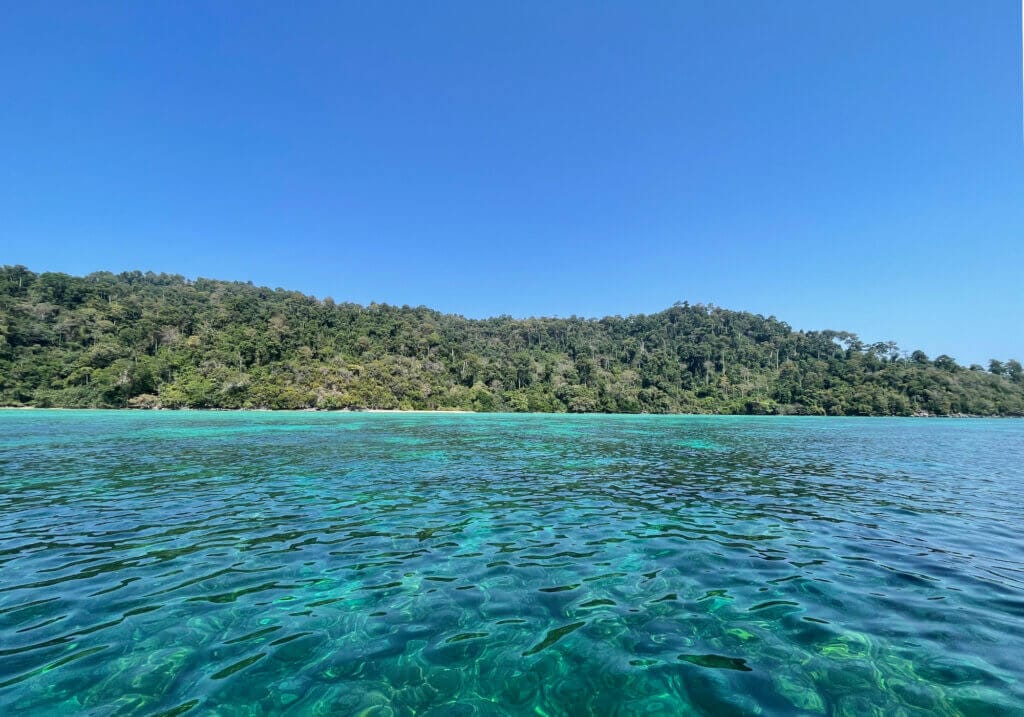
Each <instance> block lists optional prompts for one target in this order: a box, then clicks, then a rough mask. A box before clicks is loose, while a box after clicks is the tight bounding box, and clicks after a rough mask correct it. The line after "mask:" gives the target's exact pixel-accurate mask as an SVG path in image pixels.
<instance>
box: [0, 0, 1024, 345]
mask: <svg viewBox="0 0 1024 717" xmlns="http://www.w3.org/2000/svg"><path fill="white" fill-rule="evenodd" d="M1020 9H1021V8H1020V3H1019V2H1017V1H1016V0H991V1H989V2H964V1H963V0H956V1H954V2H944V1H939V0H927V1H921V2H917V1H911V0H900V1H899V2H893V1H892V0H873V1H869V2H856V3H853V2H838V1H835V2H821V1H820V0H808V1H806V2H797V1H792V0H791V1H787V2H747V1H743V2H724V1H720V0H716V2H700V3H698V2H681V1H679V0H673V1H671V2H648V1H645V2H640V3H637V2H618V3H598V2H591V1H590V0H587V1H586V2H569V1H567V0H559V1H557V2H536V1H532V0H531V1H528V2H504V3H495V2H478V1H477V0H472V1H467V2H459V3H449V2H429V3H411V2H335V1H332V2H323V3H318V2H300V3H287V2H274V3H263V2H212V3H191V2H156V1H153V0H147V1H146V2H136V1H134V0H133V1H131V2H121V3H111V2H97V3H83V2H79V1H78V0H75V1H74V2H67V3H63V4H62V3H58V2H47V3H30V2H22V3H17V2H16V3H8V4H7V6H6V7H5V9H4V17H3V20H2V21H0V88H2V92H3V109H2V110H0V147H2V152H0V263H21V264H25V265H27V266H29V267H30V268H32V269H34V270H36V271H44V270H54V271H65V272H69V273H74V274H83V273H87V272H90V271H95V270H100V269H106V270H113V271H122V270H127V269H142V270H154V271H167V272H173V273H181V274H184V275H186V276H189V277H196V276H207V277H213V278H224V279H240V280H252V281H253V282H255V283H257V284H267V285H270V286H274V287H277V286H281V287H285V288H289V289H297V290H300V291H304V292H307V293H312V294H316V295H318V296H321V297H322V296H331V297H333V298H334V299H335V300H338V301H343V300H347V301H357V302H360V303H368V302H370V301H382V302H389V303H395V304H412V305H418V304H425V305H428V306H431V307H433V308H436V309H440V310H443V311H450V312H456V313H462V314H465V315H468V316H486V315H494V314H512V315H515V316H528V315H563V316H564V315H570V314H578V315H583V316H601V315H606V314H615V313H618V314H628V313H639V312H653V311H658V310H660V309H663V308H665V307H667V306H669V305H670V304H672V303H673V302H674V301H677V300H678V301H682V300H688V301H690V302H691V303H694V302H711V303H715V304H718V305H719V306H724V307H726V308H731V309H743V310H751V311H755V312H758V313H763V314H766V315H767V314H774V315H776V316H777V317H779V318H781V319H783V320H785V321H788V322H789V323H790V324H792V325H793V326H794V327H796V328H804V329H819V328H833V329H845V330H850V331H854V332H856V333H859V334H860V335H861V337H862V338H864V339H865V340H881V339H893V340H896V341H898V342H899V343H900V345H901V346H903V347H904V348H908V349H909V348H923V349H924V350H925V351H926V352H928V353H929V354H930V355H931V356H935V355H936V354H938V353H943V352H945V353H949V354H951V355H953V356H954V357H956V358H957V359H958V360H960V361H961V362H965V363H969V362H973V361H977V362H982V361H984V360H987V359H988V358H989V357H992V356H996V357H1000V358H1006V357H1010V356H1016V357H1019V358H1024V318H1022V317H1024V248H1022V244H1021V241H1022V239H1024V140H1022V138H1024V126H1022V108H1021V18H1020Z"/></svg>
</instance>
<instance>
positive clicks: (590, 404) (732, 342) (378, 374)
mask: <svg viewBox="0 0 1024 717" xmlns="http://www.w3.org/2000/svg"><path fill="white" fill-rule="evenodd" d="M0 405H6V406H69V407H88V406H93V407H122V406H130V407H140V408H142V407H160V406H162V407H166V408H179V407H194V408H248V407H252V408H256V407H266V408H314V407H315V408H329V409H338V408H419V409H431V408H458V409H470V410H476V411H574V412H589V411H606V412H630V413H633V412H651V413H666V412H696V413H790V414H805V413H806V414H829V415H868V414H870V415H911V414H915V413H922V412H927V413H932V414H942V415H947V414H956V413H964V414H981V415H993V414H999V415H1024V371H1022V369H1021V365H1020V363H1018V362H1017V361H1006V362H1005V363H1004V362H1000V361H992V362H990V365H989V367H988V370H985V369H983V368H982V367H981V366H972V367H970V368H964V367H962V366H959V365H958V364H957V363H956V362H955V361H953V360H952V359H951V358H949V357H948V356H939V357H937V358H936V359H934V360H931V359H929V358H928V357H927V356H925V355H924V354H923V353H921V352H919V351H915V352H913V353H912V354H909V355H907V354H905V353H902V352H900V350H899V349H898V348H897V347H896V346H895V344H892V343H879V344H871V345H865V344H863V343H861V342H860V341H859V340H858V338H857V337H856V336H855V335H853V334H849V333H845V332H840V331H810V332H803V331H794V330H793V329H791V328H790V327H789V326H788V325H787V324H785V323H783V322H781V321H778V320H776V319H774V318H765V317H763V316H759V315H756V314H749V313H744V312H736V311H727V310H725V309H721V308H718V307H714V306H702V305H696V306H690V305H688V304H685V303H684V304H677V305H675V306H673V307H671V308H669V309H667V310H665V311H662V312H659V313H657V314H651V315H641V316H629V317H625V318H622V317H617V316H616V317H608V318H604V319H599V320H597V319H579V318H575V317H574V318H568V319H513V318H509V317H499V318H493V319H483V320H473V319H466V318H463V317H461V316H454V315H449V314H440V313H438V312H436V311H431V310H429V309H426V308H422V307H420V308H409V307H401V308H399V307H394V306H387V305H382V304H371V305H370V306H368V307H364V306H359V305H355V304H342V303H335V302H334V301H332V300H331V299H329V298H328V299H324V300H318V299H315V298H313V297H310V296H304V295H303V294H300V293H297V292H294V291H284V290H282V289H276V290H272V289H267V288H261V287H256V286H252V285H251V284H243V283H237V282H225V281H213V280H208V279H197V280H195V281H189V280H187V279H185V278H183V277H181V276H172V275H167V274H152V273H147V274H143V273H140V272H129V273H123V274H111V273H105V272H104V273H96V274H90V275H89V276H86V277H72V276H67V275H64V274H54V273H44V274H35V273H33V272H31V271H29V270H27V269H25V268H24V267H20V266H5V267H3V268H2V269H0Z"/></svg>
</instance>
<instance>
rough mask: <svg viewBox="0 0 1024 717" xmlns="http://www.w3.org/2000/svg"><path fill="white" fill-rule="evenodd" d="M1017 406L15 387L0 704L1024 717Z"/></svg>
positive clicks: (7, 449)
mask: <svg viewBox="0 0 1024 717" xmlns="http://www.w3.org/2000/svg"><path fill="white" fill-rule="evenodd" d="M1022 518H1024V421H1019V420H978V419H962V420H961V419H877V418H876V419H871V418H858V419H853V418H851V419H845V418H778V417H765V418H759V417H690V416H566V415H445V414H433V415H427V414H418V415H417V414H366V413H302V412H282V413H259V412H252V413H220V412H198V411H196V412H155V413H153V412H147V413H133V412H102V411H43V410H39V411H0V714H2V715H30V716H35V715H79V714H81V715H160V714H162V715H179V714H186V713H191V714H193V715H201V714H202V715H207V714H211V715H227V716H230V715H273V714H289V715H364V716H366V717H370V716H375V717H384V716H386V715H413V714H416V715H445V716H449V715H454V716H458V715H504V714H508V715H541V716H545V715H546V716H549V717H555V716H556V715H685V714H705V715H734V714H735V715H758V714H760V715H818V714H830V715H832V714H834V715H858V716H861V715H886V716H889V715H957V714H962V715H985V716H989V715H1022V714H1024V684H1022V679H1024V538H1022V532H1024V520H1022Z"/></svg>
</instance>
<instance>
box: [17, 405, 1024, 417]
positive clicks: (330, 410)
mask: <svg viewBox="0 0 1024 717" xmlns="http://www.w3.org/2000/svg"><path fill="white" fill-rule="evenodd" d="M0 411H110V412H126V413H385V414H387V413H392V414H396V413H400V414H431V415H444V414H458V415H467V414H468V415H476V416H487V415H494V416H502V415H503V416H690V417H699V416H709V417H710V416H720V417H734V418H735V417H751V418H989V419H992V418H1006V419H1014V418H1016V419H1024V416H1010V415H1006V416H1001V415H998V414H993V415H981V414H967V413H953V414H921V413H916V414H912V415H909V416H891V415H880V414H874V415H868V416H860V415H854V416H845V415H844V416H829V415H824V416H822V415H809V414H799V413H604V412H599V411H593V412H587V413H573V412H570V411H563V412H558V411H469V410H466V409H462V408H450V409H449V408H434V409H431V408H130V407H127V406H123V407H114V408H104V407H100V406H91V407H72V406H47V407H41V406H0Z"/></svg>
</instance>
